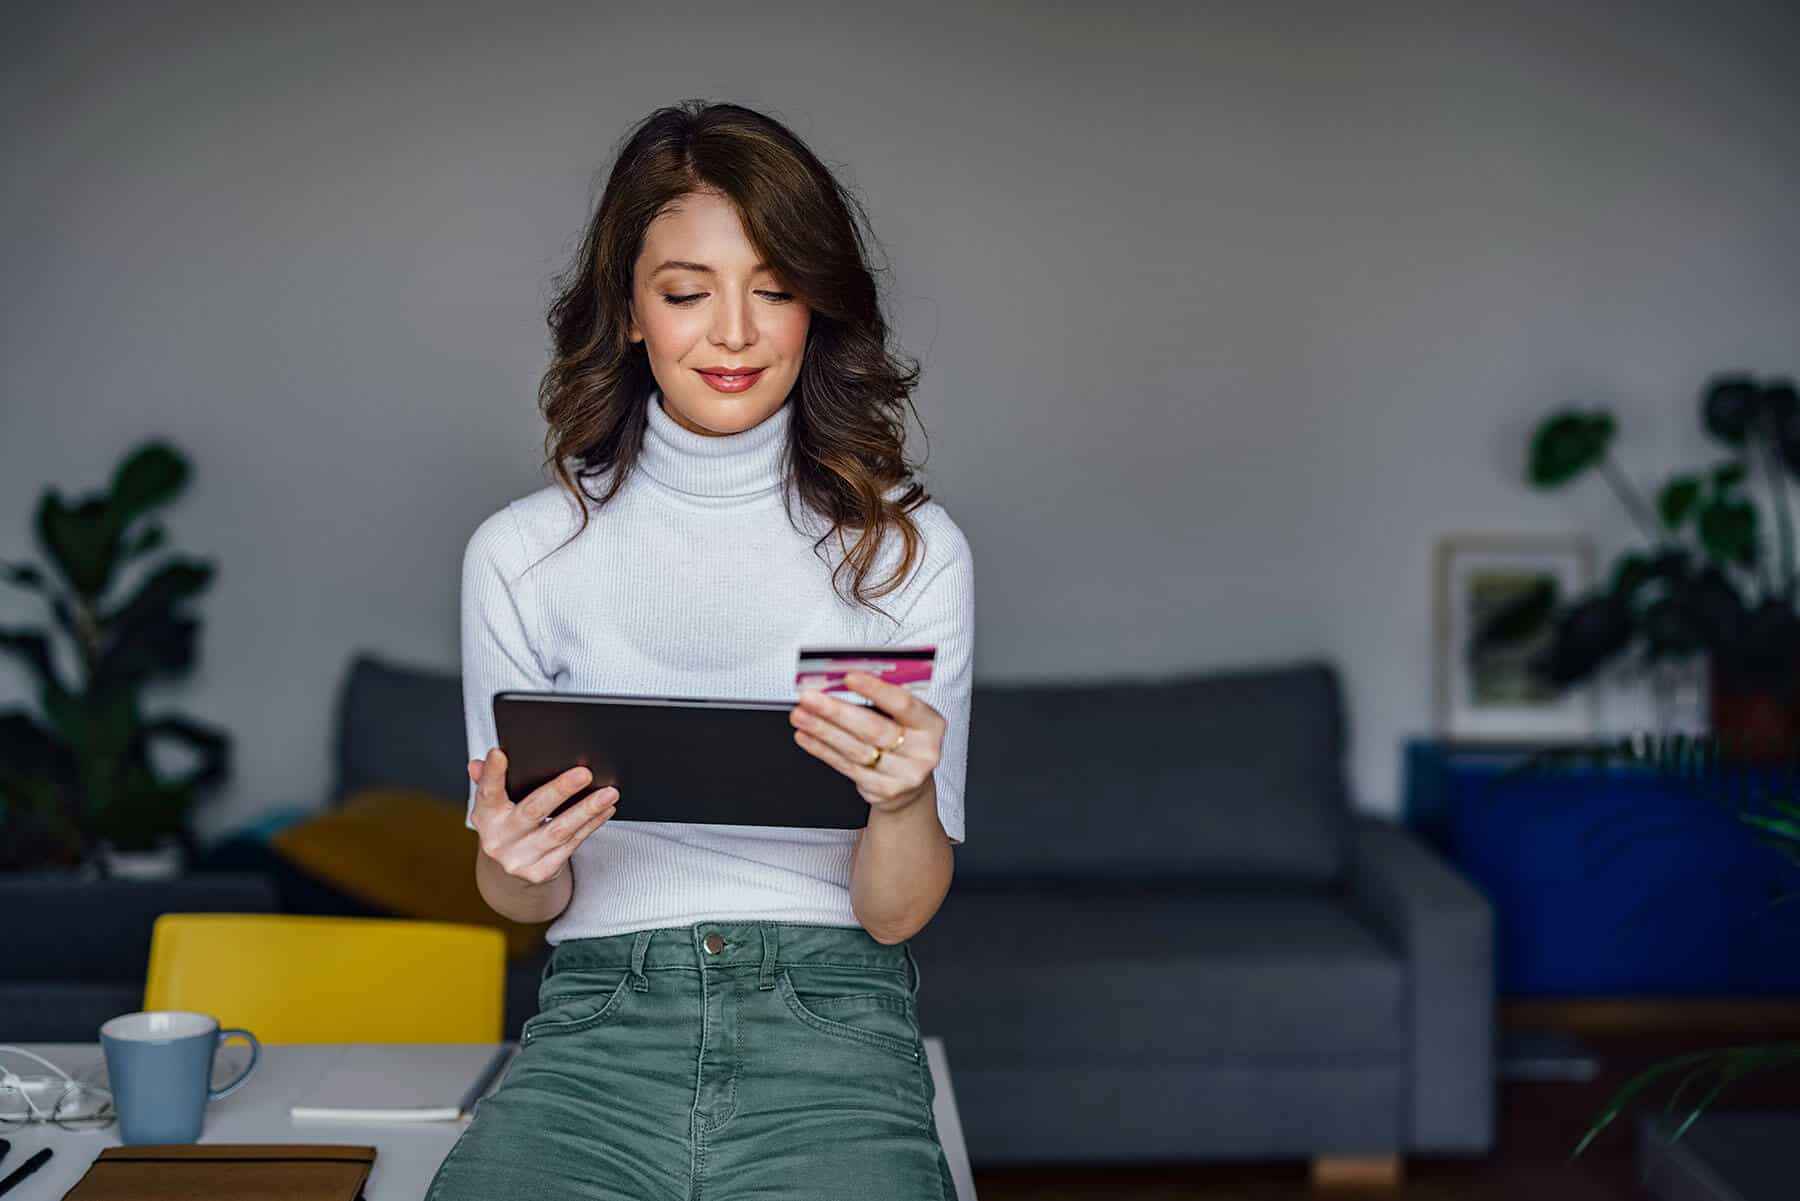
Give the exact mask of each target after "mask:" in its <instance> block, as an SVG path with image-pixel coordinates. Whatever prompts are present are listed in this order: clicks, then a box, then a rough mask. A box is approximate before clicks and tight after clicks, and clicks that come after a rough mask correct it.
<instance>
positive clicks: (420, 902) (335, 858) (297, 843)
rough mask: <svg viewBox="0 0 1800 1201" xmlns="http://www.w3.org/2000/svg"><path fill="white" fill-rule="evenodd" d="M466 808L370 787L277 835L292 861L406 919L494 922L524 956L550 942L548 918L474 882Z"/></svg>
mask: <svg viewBox="0 0 1800 1201" xmlns="http://www.w3.org/2000/svg"><path fill="white" fill-rule="evenodd" d="M463 815H464V810H463V808H462V806H460V805H456V804H452V803H450V802H448V801H446V800H445V799H444V798H443V797H440V796H436V795H434V794H432V793H429V792H421V791H419V790H417V789H411V788H369V789H365V790H363V791H361V792H357V793H352V794H351V795H350V796H348V797H346V798H345V799H344V802H343V803H342V804H341V805H339V806H338V807H337V808H335V809H331V810H328V811H326V812H323V813H320V814H317V815H316V816H314V817H310V818H308V819H306V820H305V821H302V822H300V823H298V824H296V825H292V826H289V827H287V828H286V829H285V830H282V831H281V832H280V833H278V834H276V835H275V836H273V837H272V838H271V839H270V840H269V843H270V845H271V846H272V847H274V849H275V850H276V851H277V852H278V853H279V854H280V855H281V856H282V857H283V858H285V859H287V860H289V861H290V862H292V863H294V864H297V865H298V866H299V867H301V868H304V869H305V870H306V871H307V872H309V873H311V874H312V875H314V876H316V877H318V878H319V879H321V880H323V881H325V882H326V883H328V884H331V885H333V886H335V887H337V888H339V889H342V890H343V891H344V892H346V893H349V894H350V895H351V896H353V897H356V898H357V899H358V900H361V901H364V902H367V903H369V904H371V905H378V906H380V907H382V908H383V909H386V910H389V911H390V912H392V913H394V914H396V915H398V916H400V917H411V918H422V919H425V920H428V921H439V922H463V923H467V924H470V925H478V926H493V927H494V928H495V929H497V930H499V931H500V932H501V933H502V934H504V935H505V936H506V953H507V956H508V957H509V958H513V959H517V958H519V957H521V956H524V955H528V954H530V953H531V952H533V951H536V950H541V949H542V948H543V946H544V931H545V930H546V929H548V928H549V923H548V922H540V923H537V924H534V925H525V924H523V923H520V922H515V921H512V920H510V919H508V918H504V917H501V916H500V915H499V914H497V913H495V912H494V911H493V910H492V909H490V908H489V907H488V903H487V901H485V900H484V899H482V896H481V891H480V890H479V889H478V888H476V886H475V854H476V850H477V847H478V845H479V844H478V842H477V838H478V835H477V834H476V833H475V831H473V830H471V829H469V828H468V827H466V826H464V825H463Z"/></svg>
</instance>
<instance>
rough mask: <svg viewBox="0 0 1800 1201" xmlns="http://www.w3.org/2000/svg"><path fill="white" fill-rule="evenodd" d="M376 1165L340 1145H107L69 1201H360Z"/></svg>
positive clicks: (358, 1150)
mask: <svg viewBox="0 0 1800 1201" xmlns="http://www.w3.org/2000/svg"><path fill="white" fill-rule="evenodd" d="M374 1164H375V1148H374V1147H369V1146H360V1145H343V1144H337V1143H322V1144H309V1145H290V1144H268V1143H172V1144H165V1143H155V1144H147V1145H137V1146H123V1147H106V1148H103V1149H102V1150H101V1152H100V1153H99V1154H98V1155H97V1156H95V1157H94V1162H93V1164H92V1165H90V1166H89V1168H88V1170H87V1171H86V1172H85V1173H84V1174H83V1175H82V1177H81V1179H80V1180H78V1181H76V1182H75V1187H74V1188H72V1189H70V1190H69V1191H68V1192H67V1193H65V1194H63V1201H144V1198H146V1197H156V1198H161V1199H163V1201H188V1199H189V1198H191V1199H192V1201H210V1199H212V1198H217V1197H230V1198H232V1201H355V1198H357V1197H360V1196H361V1195H362V1190H363V1185H364V1184H365V1183H366V1182H367V1181H368V1179H369V1171H370V1169H371V1168H373V1167H374ZM25 1193H26V1195H28V1196H35V1195H37V1194H32V1193H31V1190H30V1189H29V1188H27V1189H26V1190H25Z"/></svg>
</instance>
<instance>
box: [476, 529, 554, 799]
mask: <svg viewBox="0 0 1800 1201" xmlns="http://www.w3.org/2000/svg"><path fill="white" fill-rule="evenodd" d="M525 566H526V559H525V542H524V538H523V535H522V534H521V533H520V530H519V525H518V521H517V518H516V517H515V516H514V514H513V511H512V507H511V506H510V505H508V506H507V507H506V508H503V509H501V510H500V511H499V512H497V513H495V514H493V515H492V516H490V517H488V518H487V519H486V520H485V521H483V522H482V523H481V524H480V525H479V526H477V527H475V532H474V533H473V534H471V535H470V536H469V542H468V545H467V546H466V547H465V548H464V550H463V561H462V604H461V625H462V687H463V724H464V727H465V729H466V732H467V734H468V739H469V758H471V759H485V758H487V753H488V751H489V750H491V749H492V748H493V747H494V746H495V745H496V734H495V731H494V694H495V693H496V692H504V691H506V690H507V689H527V690H531V691H539V692H548V691H550V690H551V688H552V685H551V681H550V677H549V675H548V674H547V673H546V672H545V671H544V668H543V664H542V661H541V660H540V659H539V657H538V653H537V650H536V645H537V641H536V639H537V630H536V620H537V616H536V615H537V607H536V604H535V599H534V596H533V594H532V592H531V584H530V583H529V582H528V579H527V577H526V576H525ZM475 789H476V785H475V782H474V781H473V780H471V781H470V782H469V796H468V803H467V807H466V809H465V811H464V817H463V824H464V825H465V826H467V827H468V828H469V829H471V830H472V829H474V828H475V823H474V820H473V817H474V812H475Z"/></svg>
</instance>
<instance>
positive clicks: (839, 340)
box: [538, 100, 931, 613]
mask: <svg viewBox="0 0 1800 1201" xmlns="http://www.w3.org/2000/svg"><path fill="white" fill-rule="evenodd" d="M695 192H715V193H719V194H721V195H723V196H725V197H726V198H728V199H730V200H731V201H732V202H733V203H734V204H735V205H736V207H737V210H738V217H739V220H740V221H742V223H743V226H744V232H745V235H746V236H747V238H748V239H749V241H750V243H751V245H752V246H753V247H755V249H756V251H757V253H758V254H759V255H760V256H761V258H762V260H763V261H764V262H766V263H768V264H769V267H770V270H771V271H772V272H773V273H774V274H775V275H776V277H777V278H779V279H780V280H781V281H782V285H783V287H784V288H786V289H787V290H788V291H790V292H792V293H793V294H794V296H795V298H796V299H797V300H799V301H800V302H802V303H804V304H806V305H807V306H808V307H809V308H810V309H811V317H810V322H809V327H808V331H807V337H806V346H805V348H804V351H803V357H802V360H801V365H800V372H799V376H798V378H797V379H796V381H795V384H794V390H793V392H791V393H790V394H789V396H788V398H787V401H786V403H788V404H790V405H792V406H793V412H792V415H791V418H792V419H791V421H790V422H789V440H788V445H787V449H786V451H785V452H784V456H783V464H784V466H783V472H784V480H783V494H784V500H785V503H786V506H787V511H788V519H789V521H790V522H792V521H793V520H794V510H793V502H794V500H795V498H796V497H797V498H798V499H799V500H800V501H802V502H803V503H804V504H805V505H806V506H807V507H808V509H810V510H811V511H812V512H813V513H814V514H817V515H819V516H820V517H822V518H823V519H825V520H827V521H829V522H830V528H829V529H828V530H826V532H825V533H824V534H822V535H820V537H819V538H818V539H817V540H816V541H815V542H814V543H813V548H814V551H815V552H817V551H818V550H819V548H820V547H821V546H823V544H824V543H825V541H826V540H827V539H828V538H831V537H833V536H834V535H835V536H836V538H837V541H838V545H839V546H840V547H843V546H844V545H845V540H846V531H854V532H855V534H856V540H855V543H854V544H853V545H850V546H849V547H848V548H847V549H846V550H845V554H844V557H843V559H842V560H841V561H840V562H839V563H838V564H837V566H835V567H833V569H832V573H831V578H832V583H833V588H834V589H836V587H837V582H838V577H839V574H840V573H841V572H842V571H843V570H844V569H845V568H848V569H850V570H851V572H852V573H853V576H854V578H853V580H852V584H851V596H850V600H851V601H852V603H857V604H864V605H868V606H869V607H870V608H872V609H874V610H876V611H877V612H883V613H885V610H882V609H881V608H880V606H878V605H874V604H872V603H871V601H870V598H871V597H877V596H885V595H887V594H888V593H889V592H891V591H893V590H894V589H895V588H897V587H899V585H900V582H901V581H903V580H904V579H905V578H906V576H907V574H908V573H909V572H910V571H911V570H912V567H913V564H914V562H915V561H916V559H917V558H918V556H919V553H920V550H919V543H920V540H921V535H920V533H919V530H918V527H917V525H916V524H915V523H914V521H913V519H912V518H911V517H910V516H909V513H910V512H911V510H913V509H915V508H917V507H919V506H920V505H922V504H924V503H925V502H926V501H928V500H930V499H931V497H930V494H929V493H927V492H926V491H925V488H924V485H923V484H921V483H919V482H918V481H917V480H916V479H914V478H913V472H914V471H915V470H916V469H917V467H918V466H920V465H922V463H921V464H912V463H908V462H907V460H906V458H905V454H904V445H905V439H906V425H905V416H904V414H905V409H906V408H907V407H909V406H910V403H911V401H910V397H911V393H912V390H913V388H914V387H915V386H916V385H917V383H918V379H919V369H918V364H917V362H916V361H914V360H902V359H901V358H900V357H899V356H897V355H895V354H893V353H891V352H890V351H889V349H888V326H887V322H886V320H885V318H884V317H883V315H882V308H881V304H880V300H879V297H878V296H877V290H876V284H875V272H874V270H873V269H871V268H870V266H869V265H868V263H867V254H866V251H867V248H868V246H869V245H872V244H873V243H874V237H873V234H872V232H871V233H869V234H868V235H867V237H865V234H864V231H865V229H867V227H868V216H867V214H866V213H865V212H864V211H863V210H862V207H861V205H860V204H859V203H858V202H857V200H856V199H855V197H854V196H852V195H851V193H850V192H849V191H848V190H847V189H846V188H845V187H844V186H843V185H842V184H840V183H839V182H838V181H837V179H836V178H834V177H833V175H832V173H831V172H830V171H829V170H828V169H827V168H826V167H825V165H824V164H823V163H821V162H820V161H819V159H818V158H817V156H815V155H814V154H813V153H812V151H810V150H809V149H807V147H806V146H805V145H804V144H803V143H802V142H801V141H800V139H799V138H798V137H796V136H795V135H794V134H793V133H792V132H791V131H790V130H789V129H788V128H787V127H786V126H784V125H782V124H781V123H780V122H779V121H776V120H775V119H773V118H771V117H768V116H766V115H764V114H762V113H759V112H756V111H755V110H753V109H748V108H744V107H742V106H740V105H736V104H709V103H706V102H705V101H700V100H686V101H682V102H681V103H679V104H674V105H669V106H666V107H664V108H659V109H657V110H656V111H655V112H653V113H651V114H650V115H649V116H648V117H646V118H644V119H643V120H642V121H640V122H639V123H638V124H637V125H636V126H634V127H633V128H632V129H631V130H630V131H629V132H628V133H627V135H626V137H625V139H624V142H623V146H622V148H621V149H620V150H619V151H618V153H617V155H616V156H615V159H614V163H613V167H612V172H611V175H610V177H609V178H608V180H607V182H606V188H605V190H604V192H603V193H602V194H601V197H600V203H599V205H598V207H597V208H596V209H595V212H594V216H593V219H592V221H591V222H589V224H588V227H587V233H586V235H585V236H584V238H583V239H582V243H581V247H580V250H579V251H578V252H577V253H576V256H575V261H574V262H573V263H572V264H571V266H570V268H569V270H568V271H567V272H566V273H565V274H564V275H563V276H562V277H561V278H559V279H558V281H557V285H556V286H557V289H558V295H557V297H556V299H555V301H554V303H552V305H551V306H550V310H549V324H550V333H551V339H552V346H553V348H554V354H553V358H552V361H551V363H550V366H549V367H548V369H547V370H546V371H545V372H544V375H543V379H542V381H541V382H540V384H539V388H538V405H539V408H540V409H541V410H542V412H543V414H544V417H545V419H546V420H547V421H548V422H549V423H550V429H549V431H548V433H546V435H545V438H544V452H545V459H544V462H545V466H550V467H554V469H555V471H556V475H557V478H558V479H559V480H560V481H561V482H562V484H563V486H564V488H566V489H567V490H568V491H569V493H570V495H571V496H572V498H573V499H574V501H575V503H576V504H577V506H579V507H580V509H581V528H580V529H578V530H576V531H575V533H574V534H572V535H570V538H569V539H568V541H573V540H574V538H575V537H577V536H579V535H580V534H581V532H582V531H583V530H585V529H587V525H588V506H587V504H586V503H584V501H583V498H584V497H585V498H586V499H587V500H591V501H593V502H594V503H595V505H596V506H599V505H604V504H605V503H606V502H607V501H609V500H611V499H612V498H613V496H614V495H615V494H616V493H617V492H618V490H619V489H620V487H622V486H623V484H624V482H625V479H626V477H627V476H628V475H629V473H630V472H631V470H632V468H633V466H634V465H635V464H636V462H637V459H638V456H639V453H640V451H641V448H642V446H643V440H644V432H645V430H646V429H647V428H648V426H649V420H650V419H649V413H648V406H649V403H650V394H651V392H652V390H653V389H654V388H655V387H656V379H655V377H654V375H653V374H652V373H651V370H650V362H649V358H648V353H647V350H646V348H645V347H644V346H643V345H642V344H641V343H636V342H633V341H632V340H631V338H630V321H631V308H630V306H631V284H632V268H633V265H634V264H635V263H636V261H637V258H638V255H639V254H640V253H641V252H642V249H643V244H644V235H645V231H646V230H647V229H648V228H649V226H650V222H651V221H652V220H653V219H654V218H655V217H656V216H657V214H659V213H660V212H662V210H663V208H664V206H665V205H667V204H669V203H670V202H671V201H676V200H679V199H680V198H682V197H683V196H685V195H688V194H690V193H695ZM914 415H915V416H917V410H914ZM920 429H921V430H923V429H924V423H923V422H921V423H920ZM570 460H573V461H574V462H576V463H577V464H579V466H580V470H579V471H578V472H577V473H575V475H571V473H570V471H569V467H568V463H569V461H570ZM614 468H617V470H613V469H614ZM609 471H611V473H612V478H611V480H610V483H609V485H608V486H607V487H606V489H605V491H604V492H603V493H601V494H600V495H598V496H595V495H592V494H590V493H588V492H587V490H586V489H585V488H584V487H583V486H582V484H581V483H580V482H579V481H580V480H586V479H588V478H590V477H594V476H600V475H604V474H606V473H607V472H609ZM902 484H905V485H909V486H908V487H906V488H905V490H904V491H903V492H901V493H900V494H899V495H898V496H895V497H890V496H889V495H888V494H889V493H890V492H892V491H894V489H895V488H896V487H897V486H899V485H902ZM890 527H896V528H898V530H899V532H900V535H901V537H902V538H903V540H904V543H905V554H904V557H903V558H902V560H901V562H900V564H899V566H898V567H897V569H896V570H895V572H894V573H893V574H892V575H890V576H888V577H887V578H886V579H884V580H883V581H882V583H881V586H879V587H869V586H866V580H867V577H868V575H869V573H870V572H871V571H872V570H873V567H874V564H875V561H876V558H877V556H878V555H879V553H880V548H881V546H882V543H883V540H884V538H885V536H886V534H887V531H888V529H889V528H890ZM798 528H799V527H798V526H796V529H798ZM568 541H565V542H564V543H563V545H564V546H566V545H568ZM557 549H559V550H560V549H561V547H560V546H559V547H558V548H557Z"/></svg>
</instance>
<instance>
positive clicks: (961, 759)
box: [893, 503, 975, 845]
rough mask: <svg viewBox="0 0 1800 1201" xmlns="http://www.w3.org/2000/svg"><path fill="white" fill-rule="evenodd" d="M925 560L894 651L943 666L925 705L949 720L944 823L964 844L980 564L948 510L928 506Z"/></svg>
mask: <svg viewBox="0 0 1800 1201" xmlns="http://www.w3.org/2000/svg"><path fill="white" fill-rule="evenodd" d="M917 517H918V518H919V519H921V520H920V524H921V526H922V527H923V532H924V534H925V558H924V561H923V562H922V563H920V564H919V566H918V567H917V568H915V570H916V571H917V572H918V575H917V578H916V580H915V582H914V584H913V585H912V586H911V587H910V588H909V589H908V591H909V593H910V594H911V596H912V602H911V604H910V606H909V607H908V609H907V611H906V613H905V614H904V615H903V616H902V617H901V618H900V628H899V629H898V630H897V631H896V633H895V635H894V639H893V644H894V645H896V646H915V645H933V646H936V647H937V658H936V660H935V661H934V662H933V663H932V668H931V679H930V681H928V682H927V683H926V685H925V688H924V691H923V693H922V695H923V697H924V699H925V700H926V701H927V702H928V703H929V704H930V705H931V707H932V708H934V709H936V710H937V711H938V712H939V713H941V714H943V715H944V722H945V729H944V741H943V745H942V746H941V747H940V748H939V751H938V765H937V770H936V771H935V772H934V773H933V775H934V777H935V779H936V781H937V808H938V821H939V822H940V823H942V825H943V827H944V833H945V834H947V835H949V836H950V841H951V842H952V843H955V844H957V845H961V843H962V841H963V780H964V777H965V775H966V771H967V767H968V761H969V697H970V691H971V688H972V687H973V684H974V655H975V561H974V556H973V555H972V554H971V553H970V550H969V543H968V540H967V539H966V538H964V537H963V533H962V531H961V530H960V529H958V528H957V526H956V523H955V522H953V521H952V520H951V519H950V516H949V514H948V513H946V512H945V511H944V510H943V509H942V507H940V506H938V505H936V504H935V503H934V504H931V505H928V506H922V507H921V508H920V509H919V510H918V512H917Z"/></svg>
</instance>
